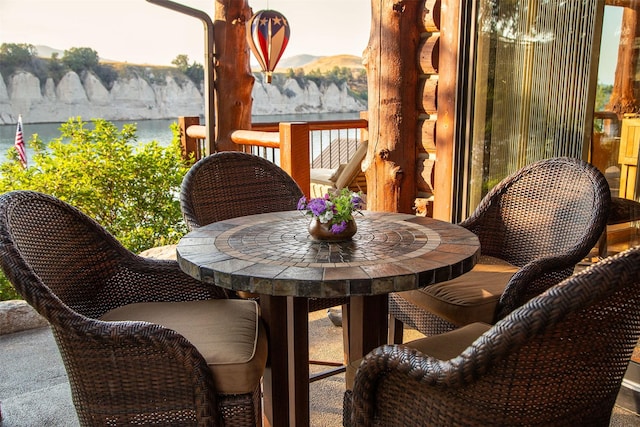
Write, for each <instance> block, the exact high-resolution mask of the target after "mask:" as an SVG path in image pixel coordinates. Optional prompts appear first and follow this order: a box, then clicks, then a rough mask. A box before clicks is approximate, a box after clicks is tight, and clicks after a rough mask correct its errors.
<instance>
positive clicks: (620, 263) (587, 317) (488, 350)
mask: <svg viewBox="0 0 640 427" xmlns="http://www.w3.org/2000/svg"><path fill="white" fill-rule="evenodd" d="M638 338H640V247H636V248H633V249H630V250H628V251H626V252H624V253H621V254H618V255H616V256H613V257H610V258H607V259H605V260H603V261H601V262H599V263H597V264H595V265H593V266H591V267H590V268H588V269H586V270H584V271H582V272H581V273H578V274H576V275H574V276H572V277H570V278H568V279H566V280H565V281H563V282H562V283H560V284H558V285H556V286H554V287H552V288H550V289H548V290H547V291H546V292H544V293H543V294H541V295H539V296H537V297H535V298H533V299H532V300H530V301H529V302H527V303H526V304H525V305H523V306H522V307H520V308H518V309H516V310H515V311H514V312H512V313H511V314H509V315H508V316H507V317H506V318H504V319H502V320H501V321H499V322H498V323H496V324H495V325H494V326H493V327H492V328H491V329H490V330H488V331H487V332H485V333H484V334H483V335H482V336H480V337H479V338H478V339H476V340H475V342H474V343H473V344H472V345H471V346H469V347H468V348H467V349H466V350H464V351H463V352H462V353H461V354H460V355H459V356H457V357H455V358H453V359H451V360H448V361H438V360H435V359H430V358H426V357H424V355H422V354H421V353H419V352H418V351H417V350H413V349H410V348H408V347H402V346H400V347H398V346H386V347H383V348H382V349H380V350H379V351H377V352H376V353H377V354H376V355H375V356H373V355H372V359H371V360H370V361H366V359H365V362H363V364H362V365H361V367H360V369H361V370H363V369H364V371H363V372H362V379H363V380H364V379H367V381H364V382H361V383H360V384H359V381H360V379H359V378H357V379H356V383H355V385H354V391H353V394H354V398H355V396H356V395H358V396H375V395H376V394H377V393H376V390H371V389H368V390H367V389H366V387H375V388H376V389H377V390H378V392H382V393H386V392H383V391H382V390H387V389H389V390H396V391H395V392H393V396H395V399H396V401H395V402H394V406H395V407H403V406H405V404H407V405H413V406H412V408H411V409H406V410H407V411H408V412H409V416H413V417H415V416H416V415H415V414H416V413H417V411H419V410H420V409H421V410H422V414H425V415H424V417H425V419H426V417H430V416H431V412H433V417H434V418H433V420H438V421H439V423H440V425H454V424H456V422H457V423H463V424H467V425H564V426H571V425H603V426H608V425H609V417H610V415H611V411H612V409H613V406H614V404H615V401H616V397H617V394H618V392H619V389H620V386H621V383H622V379H623V376H624V374H625V370H626V368H627V365H628V363H629V360H630V358H631V355H632V353H633V350H634V348H635V346H636V343H637V342H638ZM365 365H366V368H363V367H364V366H365ZM393 370H398V371H402V372H404V373H403V374H402V375H401V376H396V377H395V378H393V377H394V375H395V374H394V373H393V372H390V371H393ZM367 371H369V372H367ZM359 375H360V373H359ZM380 376H382V377H384V380H382V379H380ZM409 377H410V378H409ZM387 382H391V383H387ZM395 383H398V384H395ZM399 384H402V385H399ZM394 385H397V386H399V387H402V388H403V391H402V393H403V394H405V395H404V396H403V397H402V401H398V397H397V396H398V391H397V388H394ZM363 386H364V387H365V388H361V387H363ZM389 393H392V392H389ZM391 398H393V397H390V396H378V397H376V399H377V400H378V401H380V400H384V399H391ZM354 402H355V400H354ZM408 402H415V403H408ZM354 407H360V408H365V409H364V410H365V412H367V411H369V410H371V413H370V414H369V416H374V415H373V413H374V412H375V409H373V408H370V407H367V404H366V403H365V404H364V406H363V404H362V402H361V403H357V404H355V405H354ZM389 407H390V405H389ZM417 408H420V409H417ZM399 411H400V410H399ZM420 420H421V422H422V421H423V420H422V419H420ZM434 422H435V421H434ZM383 425H384V424H383ZM424 425H430V424H429V421H425V422H424Z"/></svg>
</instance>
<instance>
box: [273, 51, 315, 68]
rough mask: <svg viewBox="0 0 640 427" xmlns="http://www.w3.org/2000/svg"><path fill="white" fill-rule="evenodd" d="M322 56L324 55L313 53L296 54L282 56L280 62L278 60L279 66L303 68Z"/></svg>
mask: <svg viewBox="0 0 640 427" xmlns="http://www.w3.org/2000/svg"><path fill="white" fill-rule="evenodd" d="M320 58H322V56H313V55H304V54H303V55H294V56H290V57H288V58H282V59H281V60H280V62H278V68H285V69H288V68H301V67H304V66H305V65H307V64H309V63H310V62H313V61H316V60H318V59H320Z"/></svg>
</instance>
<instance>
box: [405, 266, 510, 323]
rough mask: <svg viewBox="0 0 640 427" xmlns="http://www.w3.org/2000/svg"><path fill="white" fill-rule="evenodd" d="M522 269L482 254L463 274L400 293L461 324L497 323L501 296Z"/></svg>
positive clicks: (411, 300)
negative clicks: (470, 268)
mask: <svg viewBox="0 0 640 427" xmlns="http://www.w3.org/2000/svg"><path fill="white" fill-rule="evenodd" d="M518 269H519V267H517V266H515V265H512V264H509V263H507V262H506V261H503V260H501V259H499V258H494V257H488V256H481V257H480V261H479V262H478V264H476V265H475V266H474V267H473V269H472V270H471V271H470V272H468V273H466V274H463V275H462V276H460V277H457V278H455V279H453V280H449V281H447V282H442V283H436V284H435V285H431V286H427V287H425V288H421V289H417V290H415V291H407V292H400V293H399V295H400V296H401V297H402V298H404V299H405V300H407V301H409V302H410V303H411V304H413V305H415V306H417V307H419V308H420V309H423V310H426V311H429V312H431V313H433V314H436V315H438V316H440V317H442V318H443V319H445V320H446V321H448V322H451V323H453V324H454V325H457V326H464V325H468V324H469V323H473V322H485V323H493V317H494V314H495V310H496V306H497V305H498V301H499V300H500V296H501V295H502V292H503V291H504V289H505V287H506V286H507V283H509V280H510V279H511V276H513V275H514V274H515V273H516V272H517V271H518Z"/></svg>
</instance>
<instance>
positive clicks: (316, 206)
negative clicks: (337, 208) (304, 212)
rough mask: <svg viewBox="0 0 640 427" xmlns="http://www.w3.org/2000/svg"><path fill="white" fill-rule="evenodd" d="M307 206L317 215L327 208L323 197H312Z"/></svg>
mask: <svg viewBox="0 0 640 427" xmlns="http://www.w3.org/2000/svg"><path fill="white" fill-rule="evenodd" d="M307 208H308V209H309V210H311V212H312V213H313V214H314V215H315V216H320V215H322V214H323V213H324V211H326V210H327V205H326V203H325V201H324V200H323V199H311V201H310V202H309V204H308V205H307Z"/></svg>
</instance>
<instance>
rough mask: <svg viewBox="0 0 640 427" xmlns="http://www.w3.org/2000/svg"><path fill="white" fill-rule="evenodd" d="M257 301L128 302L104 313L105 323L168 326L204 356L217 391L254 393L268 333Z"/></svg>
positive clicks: (262, 369)
mask: <svg viewBox="0 0 640 427" xmlns="http://www.w3.org/2000/svg"><path fill="white" fill-rule="evenodd" d="M258 310H259V309H258V305H257V303H256V302H255V301H249V300H228V299H217V300H206V301H185V302H148V303H138V304H129V305H125V306H122V307H118V308H116V309H114V310H111V311H109V312H107V313H105V314H104V315H103V316H102V317H101V320H105V321H123V320H125V321H126V320H129V321H144V322H149V323H154V324H157V325H161V326H163V327H165V328H168V329H172V330H174V331H176V332H178V333H179V334H180V335H182V336H183V337H185V338H186V339H187V340H189V342H191V344H193V346H194V347H195V348H196V349H197V350H198V352H200V354H202V356H203V357H204V359H205V360H206V361H207V364H208V365H209V368H210V369H211V371H212V372H213V380H214V382H215V385H216V389H217V390H218V392H219V393H221V394H245V393H250V392H253V391H254V390H255V389H256V387H257V385H258V384H259V383H260V379H261V378H262V374H263V373H264V369H265V366H266V363H267V337H266V333H265V330H264V326H263V325H262V322H261V321H260V317H259V311H258Z"/></svg>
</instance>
